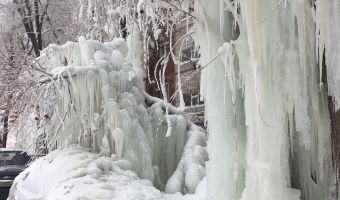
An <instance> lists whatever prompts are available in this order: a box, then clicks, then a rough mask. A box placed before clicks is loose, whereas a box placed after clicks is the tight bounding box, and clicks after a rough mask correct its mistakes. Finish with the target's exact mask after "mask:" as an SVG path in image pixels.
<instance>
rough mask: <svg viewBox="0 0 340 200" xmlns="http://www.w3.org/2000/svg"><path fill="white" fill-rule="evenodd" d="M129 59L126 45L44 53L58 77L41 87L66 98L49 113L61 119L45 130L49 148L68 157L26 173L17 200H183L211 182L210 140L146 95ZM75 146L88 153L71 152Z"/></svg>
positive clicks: (71, 46)
mask: <svg viewBox="0 0 340 200" xmlns="http://www.w3.org/2000/svg"><path fill="white" fill-rule="evenodd" d="M128 52H129V51H128V46H127V44H126V42H125V41H124V40H123V39H114V40H113V41H112V42H107V43H100V42H98V41H94V40H86V39H85V38H84V37H80V38H79V42H78V43H72V42H68V43H66V44H65V45H62V46H57V45H50V46H49V47H48V48H46V49H45V50H43V51H42V54H41V56H40V57H39V58H38V61H39V62H40V64H41V65H42V66H45V68H46V69H47V70H48V71H49V73H51V74H53V76H52V77H50V78H48V79H46V80H41V81H42V82H46V81H50V82H51V83H50V84H51V85H53V87H55V90H56V91H57V96H58V97H59V99H58V100H57V104H56V105H55V107H53V108H52V110H50V109H51V108H50V107H47V108H42V109H41V111H43V112H47V113H48V112H54V113H55V114H54V115H53V116H52V118H51V119H49V120H48V122H49V123H47V120H45V122H44V124H41V129H42V131H45V130H53V131H52V132H50V131H46V134H49V135H47V136H46V138H47V141H46V142H47V148H48V149H49V150H50V151H51V150H54V149H56V148H58V149H62V150H57V151H54V152H52V153H51V154H49V155H48V156H47V157H43V158H41V159H40V160H38V161H35V162H34V163H33V164H32V165H31V166H30V167H29V168H28V169H27V170H26V171H25V172H24V173H23V174H21V176H20V177H18V178H17V179H16V184H15V185H14V186H13V187H12V196H11V197H10V199H17V200H24V199H31V198H33V199H79V198H80V199H81V198H87V199H115V198H116V199H124V198H125V199H161V198H165V197H162V194H161V192H160V191H159V190H158V189H156V188H153V187H152V185H155V186H156V187H157V188H159V189H160V190H164V191H165V192H167V193H170V194H174V193H178V194H176V196H178V195H179V197H180V196H181V195H180V194H179V193H183V194H186V193H189V194H190V193H191V194H192V193H195V190H196V188H197V186H198V184H199V183H200V182H201V181H202V180H203V178H204V177H205V162H206V161H207V160H208V154H207V152H206V147H205V146H206V133H205V131H204V130H203V129H202V128H200V127H198V126H196V125H195V124H193V123H191V122H190V121H189V120H188V119H187V118H186V116H185V115H184V114H183V113H182V112H181V111H179V110H177V109H176V108H174V107H173V106H171V105H170V104H168V103H166V102H164V101H163V100H161V99H158V98H155V97H151V96H149V95H147V94H146V93H145V92H144V88H143V87H144V86H143V82H142V77H141V72H140V69H139V68H138V67H140V66H133V65H132V64H131V58H132V59H135V58H133V57H131V56H128ZM136 59H138V58H136ZM43 109H46V110H43ZM165 110H167V111H168V112H167V113H166V112H165ZM168 123H170V124H168ZM74 145H79V146H81V147H83V148H76V149H74V148H71V149H68V147H72V146H74ZM85 148H86V149H85ZM89 151H90V152H93V153H89ZM94 153H99V154H94ZM105 156H106V157H105ZM129 170H132V171H133V172H132V171H129ZM137 175H138V177H139V178H141V179H146V180H139V178H137ZM97 183H98V184H97ZM41 184H42V185H43V186H42V185H41ZM92 184H93V185H96V186H95V187H93V188H92V187H90V185H92ZM124 185H126V187H124ZM71 188H72V189H71ZM87 188H89V189H87ZM90 188H91V189H90ZM124 188H126V190H125V189H124ZM110 189H113V190H114V191H120V192H117V193H114V192H109V190H110ZM97 190H99V191H98V192H97ZM93 191H96V192H93ZM131 191H133V192H131ZM170 197H171V196H170ZM170 197H169V198H170ZM186 198H187V197H186Z"/></svg>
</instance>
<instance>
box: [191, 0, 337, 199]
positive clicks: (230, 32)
mask: <svg viewBox="0 0 340 200" xmlns="http://www.w3.org/2000/svg"><path fill="white" fill-rule="evenodd" d="M314 3H316V4H317V5H316V10H317V13H316V14H315V8H314ZM339 5H340V4H339V3H338V1H332V0H329V1H316V2H315V1H307V0H299V1H285V0H282V1H276V0H267V1H263V0H245V1H229V0H220V1H208V0H203V1H195V16H196V17H197V20H196V27H195V29H196V30H195V31H196V35H197V38H198V43H199V44H200V46H201V55H202V58H201V60H200V63H201V66H204V69H202V87H201V89H202V91H201V94H202V95H203V97H204V99H205V105H206V118H207V119H206V120H207V125H208V132H209V140H208V146H207V148H208V153H209V163H208V165H207V186H208V188H207V190H208V191H207V193H208V199H227V200H239V199H241V200H273V199H275V200H298V199H303V200H326V199H327V200H329V199H336V196H334V195H335V190H334V187H335V185H334V182H333V181H334V179H335V174H334V171H333V164H332V157H331V156H332V155H331V143H330V141H331V140H330V138H331V133H330V130H331V128H330V116H329V111H328V100H327V95H328V94H327V86H326V85H324V84H323V83H324V82H325V81H322V80H321V77H322V73H323V72H322V71H323V70H322V66H321V63H322V62H321V60H322V54H323V50H324V48H325V52H326V63H327V69H330V70H327V78H328V81H330V82H329V84H328V86H329V87H328V89H329V91H328V92H329V95H330V96H333V98H335V99H338V92H339V89H338V86H337V85H338V84H337V83H338V76H339V74H340V73H339V70H337V68H338V66H339V62H338V61H337V60H338V57H339V56H337V52H338V51H337V50H338V48H337V47H338V43H337V42H336V41H338V40H337V39H335V37H337V36H338V34H339V31H338V30H339V29H338V20H339V17H337V14H336V13H337V10H338V8H339ZM315 24H317V26H315ZM316 38H317V40H316ZM318 50H319V51H318ZM318 58H319V59H318ZM207 63H211V64H209V65H206V64H207ZM336 101H337V100H336ZM337 107H338V106H337ZM221 110H222V112H221Z"/></svg>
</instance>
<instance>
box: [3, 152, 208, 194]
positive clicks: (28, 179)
mask: <svg viewBox="0 0 340 200" xmlns="http://www.w3.org/2000/svg"><path fill="white" fill-rule="evenodd" d="M204 182H205V181H202V184H201V186H199V188H200V191H199V193H197V195H185V196H182V195H181V194H180V193H176V194H165V193H162V192H161V191H159V190H158V189H156V188H155V187H153V186H152V183H151V182H150V181H149V180H145V179H144V180H143V179H139V178H138V176H137V175H136V173H135V172H133V171H131V163H130V162H129V161H127V160H124V159H118V158H117V157H116V156H115V155H113V156H111V157H108V156H104V155H101V154H96V153H91V152H89V151H88V149H85V148H82V147H70V148H67V149H61V150H55V151H53V152H51V153H50V154H48V155H47V156H45V157H42V158H40V159H38V160H36V161H35V162H33V163H32V165H30V167H29V168H28V169H27V170H25V171H24V172H23V173H21V174H20V175H19V176H18V177H17V178H16V179H15V182H14V185H13V187H12V189H11V192H10V197H9V199H10V200H57V199H59V200H62V199H67V200H76V199H89V200H94V199H102V200H104V199H107V200H111V199H117V200H118V199H119V200H143V199H145V200H146V199H150V200H151V199H153V200H156V199H168V200H179V199H183V200H184V199H187V200H190V199H192V200H194V199H195V200H199V199H203V195H204V194H202V193H204V188H205V187H204V186H203V184H204Z"/></svg>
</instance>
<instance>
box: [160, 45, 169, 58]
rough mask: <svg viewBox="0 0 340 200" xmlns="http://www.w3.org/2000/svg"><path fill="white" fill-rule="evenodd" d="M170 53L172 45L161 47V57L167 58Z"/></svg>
mask: <svg viewBox="0 0 340 200" xmlns="http://www.w3.org/2000/svg"><path fill="white" fill-rule="evenodd" d="M169 52H170V45H169V44H162V45H161V46H160V56H161V57H166V56H168V53H169Z"/></svg>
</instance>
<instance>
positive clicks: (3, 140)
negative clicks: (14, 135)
mask: <svg viewBox="0 0 340 200" xmlns="http://www.w3.org/2000/svg"><path fill="white" fill-rule="evenodd" d="M8 118H9V110H8V109H6V110H5V115H4V118H3V129H2V135H1V137H0V148H6V145H7V136H8Z"/></svg>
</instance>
